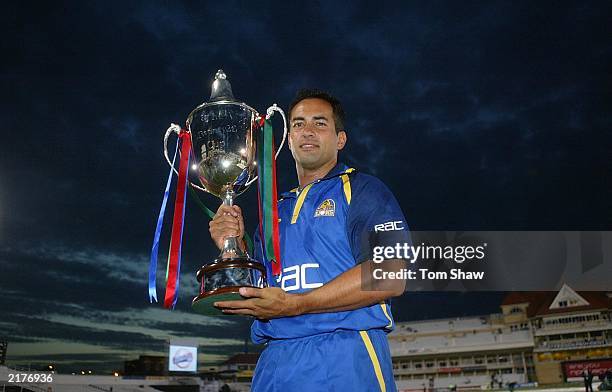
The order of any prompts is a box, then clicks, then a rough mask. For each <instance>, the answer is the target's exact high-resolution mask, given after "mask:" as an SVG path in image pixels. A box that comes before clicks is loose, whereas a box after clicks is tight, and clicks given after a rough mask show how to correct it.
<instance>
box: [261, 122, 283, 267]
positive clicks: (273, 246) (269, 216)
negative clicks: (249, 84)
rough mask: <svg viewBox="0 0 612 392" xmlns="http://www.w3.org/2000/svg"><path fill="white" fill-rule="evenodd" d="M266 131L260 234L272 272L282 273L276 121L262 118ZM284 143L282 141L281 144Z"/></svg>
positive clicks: (262, 164)
mask: <svg viewBox="0 0 612 392" xmlns="http://www.w3.org/2000/svg"><path fill="white" fill-rule="evenodd" d="M262 122H263V132H262V131H261V127H260V131H259V132H258V135H257V144H258V145H259V146H262V147H261V148H259V149H258V151H257V161H258V162H259V164H258V165H257V176H258V177H259V181H258V185H259V186H258V193H257V199H258V202H259V230H260V232H259V234H260V237H261V242H262V244H263V250H264V256H265V258H266V260H268V261H269V262H270V264H271V266H272V274H273V275H274V276H278V275H280V274H281V271H282V263H281V254H280V235H279V229H278V192H277V186H276V149H275V147H274V132H273V129H272V124H271V123H270V121H268V120H267V119H266V120H264V119H262ZM281 146H282V144H281Z"/></svg>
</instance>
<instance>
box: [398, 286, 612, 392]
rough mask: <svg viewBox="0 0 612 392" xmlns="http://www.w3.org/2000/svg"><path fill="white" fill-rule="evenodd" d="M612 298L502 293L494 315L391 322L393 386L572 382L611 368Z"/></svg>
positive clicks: (599, 294)
mask: <svg viewBox="0 0 612 392" xmlns="http://www.w3.org/2000/svg"><path fill="white" fill-rule="evenodd" d="M611 303H612V298H611V296H610V295H609V294H607V293H602V292H585V293H582V292H580V293H577V292H575V291H574V290H572V289H571V288H570V287H569V286H563V288H562V289H561V290H560V291H559V292H537V293H520V292H513V293H510V294H508V295H507V296H506V297H505V299H504V300H503V302H502V304H501V313H499V314H491V315H486V316H480V317H463V318H452V319H442V320H424V321H414V322H403V323H397V326H396V329H395V330H394V331H393V332H392V333H390V334H389V345H390V348H391V355H392V357H393V368H394V374H395V378H396V382H397V385H398V388H399V389H400V390H420V391H423V390H431V389H434V388H435V389H438V388H449V387H453V386H454V387H456V388H457V389H481V387H495V388H499V387H501V386H507V385H508V384H511V383H517V384H524V383H530V382H538V383H541V384H553V383H561V382H564V381H568V380H569V381H572V380H577V379H578V377H581V374H582V371H583V370H586V369H591V370H592V371H593V373H594V374H595V375H599V374H603V373H604V372H605V371H606V370H612V344H611V339H612V323H611V317H610V316H611V309H612V306H611Z"/></svg>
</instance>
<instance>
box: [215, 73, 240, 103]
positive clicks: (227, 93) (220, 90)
mask: <svg viewBox="0 0 612 392" xmlns="http://www.w3.org/2000/svg"><path fill="white" fill-rule="evenodd" d="M235 100H236V99H235V98H234V93H233V92H232V85H231V84H230V82H229V80H227V75H225V72H223V70H222V69H220V70H218V71H217V73H216V74H215V81H214V82H213V84H212V88H211V91H210V100H209V101H210V102H217V101H235Z"/></svg>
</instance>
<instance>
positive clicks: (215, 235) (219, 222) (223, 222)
mask: <svg viewBox="0 0 612 392" xmlns="http://www.w3.org/2000/svg"><path fill="white" fill-rule="evenodd" d="M208 226H209V229H208V230H209V231H210V237H211V238H212V240H213V241H214V242H215V245H217V248H219V249H221V248H223V242H224V241H225V239H226V238H228V237H236V239H237V240H238V244H239V246H240V247H244V241H242V237H243V236H244V220H243V219H242V211H241V210H240V207H238V206H226V205H221V207H219V209H218V210H217V213H216V214H215V216H214V217H213V219H212V220H211V221H210V223H209V224H208ZM243 250H244V249H243Z"/></svg>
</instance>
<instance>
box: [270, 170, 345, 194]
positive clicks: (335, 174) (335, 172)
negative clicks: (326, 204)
mask: <svg viewBox="0 0 612 392" xmlns="http://www.w3.org/2000/svg"><path fill="white" fill-rule="evenodd" d="M347 169H348V166H346V165H345V164H344V163H342V162H338V163H336V166H334V167H333V168H332V169H331V170H330V171H329V172H328V173H327V174H326V175H325V176H324V177H323V178H320V179H319V180H316V181H315V182H318V181H323V180H327V179H330V178H333V177H338V176H339V175H340V174H342V173H344V172H345V171H346V170H347ZM298 191H299V188H297V187H296V188H293V189H292V190H290V191H289V192H283V193H282V194H281V197H282V198H287V197H296V196H297V194H298Z"/></svg>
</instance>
